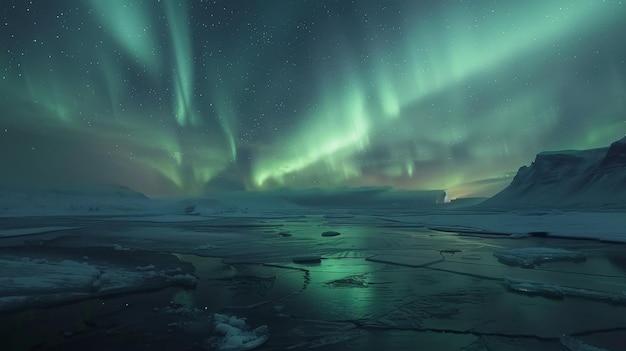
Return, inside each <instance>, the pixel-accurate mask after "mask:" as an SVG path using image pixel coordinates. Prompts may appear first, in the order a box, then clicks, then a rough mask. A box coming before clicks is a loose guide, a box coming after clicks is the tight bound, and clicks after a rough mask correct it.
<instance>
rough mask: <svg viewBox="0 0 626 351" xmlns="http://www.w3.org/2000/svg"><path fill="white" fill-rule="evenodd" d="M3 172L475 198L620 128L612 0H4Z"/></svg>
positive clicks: (208, 188)
mask: <svg viewBox="0 0 626 351" xmlns="http://www.w3.org/2000/svg"><path fill="white" fill-rule="evenodd" d="M0 9H1V16H2V19H1V22H0V26H1V27H2V28H1V30H0V167H1V171H0V184H2V185H41V186H48V185H49V186H63V185H70V184H91V183H93V184H98V183H106V184H121V185H125V186H129V187H131V188H134V189H136V190H139V191H142V192H144V193H146V194H148V195H152V196H178V195H206V194H211V193H215V192H223V191H233V190H248V191H253V190H269V189H276V188H282V187H288V188H292V189H300V188H316V187H319V188H337V187H363V186H368V187H369V186H390V187H393V188H397V189H411V190H416V189H443V190H447V191H448V194H449V195H450V196H451V197H465V196H487V195H492V194H494V193H495V192H497V191H499V190H500V189H502V188H503V187H504V186H506V185H507V184H508V182H510V181H511V179H512V176H513V175H514V174H515V172H516V171H517V169H518V168H519V167H520V166H522V165H524V164H529V163H530V162H531V161H532V160H533V159H534V156H535V154H536V153H538V152H540V151H543V150H554V149H580V148H592V147H600V146H606V145H608V144H609V143H610V142H612V141H614V140H617V139H619V138H621V137H623V136H624V134H625V133H626V45H625V41H624V40H625V39H624V33H626V2H623V1H619V0H605V1H602V0H576V1H572V0H563V1H561V0H551V1H543V0H531V1H513V0H511V1H487V0H476V1H471V0H455V1H448V0H421V1H413V0H403V1H399V0H389V1H381V0H358V1H349V0H338V1H330V0H308V1H307V0H292V1H290V0H272V1H270V0H268V1H261V0H254V1H253V0H241V1H232V0H223V1H202V0H195V1H191V0H189V1H181V0H160V1H159V0H106V1H105V0H37V1H25V0H6V1H2V3H1V4H0Z"/></svg>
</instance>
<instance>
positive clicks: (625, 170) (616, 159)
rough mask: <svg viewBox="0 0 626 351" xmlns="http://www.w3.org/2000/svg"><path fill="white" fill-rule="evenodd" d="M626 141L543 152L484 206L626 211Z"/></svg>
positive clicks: (520, 170) (624, 139) (625, 139)
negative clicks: (587, 208)
mask: <svg viewBox="0 0 626 351" xmlns="http://www.w3.org/2000/svg"><path fill="white" fill-rule="evenodd" d="M625 184H626V137H625V138H623V139H621V140H618V141H616V142H614V143H613V144H611V146H610V147H607V148H598V149H591V150H566V151H557V152H542V153H539V154H538V155H537V157H536V158H535V161H534V162H533V163H532V164H531V165H530V166H528V167H527V166H523V167H522V168H520V169H519V171H518V172H517V175H516V176H515V178H514V179H513V181H512V182H511V184H510V185H509V186H508V187H507V188H505V189H504V190H502V191H501V192H500V193H498V194H496V195H494V196H493V197H492V198H490V199H488V200H487V201H485V202H484V203H483V204H482V205H483V206H512V207H606V208H616V207H626V186H624V185H625Z"/></svg>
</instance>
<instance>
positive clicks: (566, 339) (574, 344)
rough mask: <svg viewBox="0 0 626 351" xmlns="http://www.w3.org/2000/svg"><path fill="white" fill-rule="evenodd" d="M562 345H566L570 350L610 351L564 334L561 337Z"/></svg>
mask: <svg viewBox="0 0 626 351" xmlns="http://www.w3.org/2000/svg"><path fill="white" fill-rule="evenodd" d="M559 341H560V342H561V345H563V346H565V347H566V348H567V349H568V350H570V351H608V350H606V349H601V348H599V347H595V346H591V345H587V344H585V343H584V342H582V341H580V340H578V339H574V338H572V337H571V336H568V335H563V336H561V337H560V338H559Z"/></svg>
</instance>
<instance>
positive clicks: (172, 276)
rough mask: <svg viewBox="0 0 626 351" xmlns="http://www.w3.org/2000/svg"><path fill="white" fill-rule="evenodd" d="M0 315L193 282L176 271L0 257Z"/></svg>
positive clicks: (193, 284) (190, 276) (148, 267)
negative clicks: (0, 270)
mask: <svg viewBox="0 0 626 351" xmlns="http://www.w3.org/2000/svg"><path fill="white" fill-rule="evenodd" d="M0 267H2V272H3V273H2V276H1V277H0V312H4V311H11V310H17V309H20V308H24V307H26V306H28V307H38V306H48V305H52V304H58V303H65V302H70V301H77V300H82V299H86V298H90V297H94V296H106V295H112V294H119V293H131V292H138V291H144V290H150V289H158V288H164V287H167V286H184V287H192V286H195V284H196V278H195V277H194V276H192V275H190V274H187V273H184V272H183V271H182V270H180V269H167V270H159V269H156V267H155V266H153V265H147V266H143V267H134V268H133V267H125V266H116V265H110V264H92V263H86V262H79V261H75V260H49V259H35V258H27V257H12V256H3V257H0Z"/></svg>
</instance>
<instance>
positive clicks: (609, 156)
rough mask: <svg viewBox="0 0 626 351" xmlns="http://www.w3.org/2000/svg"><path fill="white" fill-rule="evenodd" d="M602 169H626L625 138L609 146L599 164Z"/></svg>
mask: <svg viewBox="0 0 626 351" xmlns="http://www.w3.org/2000/svg"><path fill="white" fill-rule="evenodd" d="M600 167H602V168H614V167H618V168H620V167H626V137H624V138H622V139H621V140H618V141H616V142H614V143H613V144H611V146H610V147H609V151H607V153H606V156H604V159H602V162H601V163H600Z"/></svg>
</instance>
